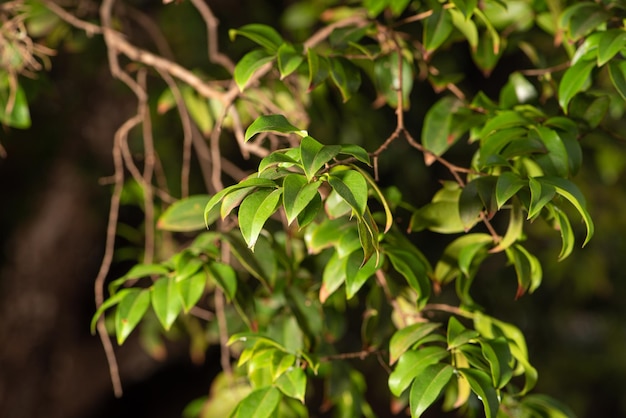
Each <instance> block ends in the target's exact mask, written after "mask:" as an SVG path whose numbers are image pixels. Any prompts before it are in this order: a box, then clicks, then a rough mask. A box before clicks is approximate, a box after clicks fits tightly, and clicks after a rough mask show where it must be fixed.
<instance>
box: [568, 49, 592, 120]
mask: <svg viewBox="0 0 626 418" xmlns="http://www.w3.org/2000/svg"><path fill="white" fill-rule="evenodd" d="M595 66H596V63H595V62H594V61H579V62H577V63H576V64H574V65H572V66H571V67H569V68H568V69H567V70H566V71H565V74H563V78H562V79H561V82H560V83H559V105H560V106H561V108H562V109H563V111H564V112H566V113H567V105H568V104H569V102H570V100H572V98H573V97H574V96H575V95H576V93H578V92H580V91H582V90H583V88H584V87H585V84H586V83H587V81H588V79H589V76H590V75H591V71H592V70H593V69H594V68H595Z"/></svg>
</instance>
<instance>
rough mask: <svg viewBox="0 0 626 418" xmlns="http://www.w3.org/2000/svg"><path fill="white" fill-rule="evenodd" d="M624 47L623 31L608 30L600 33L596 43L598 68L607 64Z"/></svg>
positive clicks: (625, 34)
mask: <svg viewBox="0 0 626 418" xmlns="http://www.w3.org/2000/svg"><path fill="white" fill-rule="evenodd" d="M624 46H626V32H624V30H623V29H608V30H606V31H604V32H602V34H601V36H600V41H599V42H598V67H601V66H603V65H604V64H606V63H607V62H609V61H610V60H611V59H612V58H613V57H614V56H615V55H617V53H619V52H620V51H621V50H622V49H623V48H624Z"/></svg>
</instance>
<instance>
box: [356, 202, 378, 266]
mask: <svg viewBox="0 0 626 418" xmlns="http://www.w3.org/2000/svg"><path fill="white" fill-rule="evenodd" d="M357 228H358V231H359V241H360V242H361V248H363V262H362V263H361V264H362V265H363V264H365V263H366V262H367V261H368V260H369V259H370V257H371V256H373V255H374V254H376V259H377V260H378V258H379V255H380V246H379V245H378V226H377V225H376V221H375V220H374V217H373V216H372V213H371V212H370V210H369V208H368V207H365V213H364V214H363V217H362V218H359V219H357Z"/></svg>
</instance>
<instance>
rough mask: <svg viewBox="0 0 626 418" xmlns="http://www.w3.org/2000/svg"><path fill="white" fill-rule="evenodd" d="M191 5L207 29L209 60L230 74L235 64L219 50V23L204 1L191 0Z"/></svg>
mask: <svg viewBox="0 0 626 418" xmlns="http://www.w3.org/2000/svg"><path fill="white" fill-rule="evenodd" d="M191 4H193V6H194V7H195V8H196V9H197V10H198V13H200V16H202V19H204V23H205V25H206V28H207V38H208V45H209V51H208V52H209V60H211V62H214V63H216V64H219V65H221V66H222V67H224V68H226V69H227V70H228V71H229V72H230V73H231V74H232V73H233V71H234V70H235V64H233V62H232V61H231V60H230V58H228V56H226V55H225V54H222V53H221V52H220V50H219V43H218V36H217V27H218V25H219V21H218V20H217V18H216V17H215V15H214V14H213V12H212V11H211V8H210V7H209V6H208V5H207V4H206V2H205V1H204V0H191Z"/></svg>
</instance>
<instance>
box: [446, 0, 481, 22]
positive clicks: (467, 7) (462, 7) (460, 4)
mask: <svg viewBox="0 0 626 418" xmlns="http://www.w3.org/2000/svg"><path fill="white" fill-rule="evenodd" d="M452 4H454V6H456V8H457V9H458V10H459V11H460V12H461V13H463V16H464V17H465V19H467V20H469V18H470V17H472V14H474V9H475V8H476V7H478V0H452ZM451 10H454V9H451Z"/></svg>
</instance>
